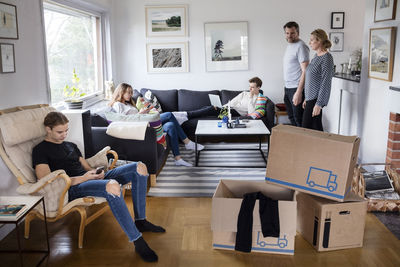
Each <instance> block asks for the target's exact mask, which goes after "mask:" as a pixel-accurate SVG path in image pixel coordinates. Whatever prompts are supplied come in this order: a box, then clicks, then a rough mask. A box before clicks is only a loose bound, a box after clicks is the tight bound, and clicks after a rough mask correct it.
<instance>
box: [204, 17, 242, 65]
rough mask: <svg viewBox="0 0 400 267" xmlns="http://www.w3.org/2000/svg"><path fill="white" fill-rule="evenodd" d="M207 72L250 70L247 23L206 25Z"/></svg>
mask: <svg viewBox="0 0 400 267" xmlns="http://www.w3.org/2000/svg"><path fill="white" fill-rule="evenodd" d="M204 34H205V36H204V40H205V49H206V69H207V71H234V70H248V68H249V66H248V61H249V52H248V36H247V22H215V23H205V24H204Z"/></svg>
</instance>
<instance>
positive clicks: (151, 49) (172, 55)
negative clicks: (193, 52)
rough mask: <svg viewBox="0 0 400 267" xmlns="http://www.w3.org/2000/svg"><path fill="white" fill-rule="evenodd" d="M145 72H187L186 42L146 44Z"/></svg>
mask: <svg viewBox="0 0 400 267" xmlns="http://www.w3.org/2000/svg"><path fill="white" fill-rule="evenodd" d="M146 50H147V72H150V73H172V72H188V71H189V62H188V44H187V42H183V43H151V44H147V49H146Z"/></svg>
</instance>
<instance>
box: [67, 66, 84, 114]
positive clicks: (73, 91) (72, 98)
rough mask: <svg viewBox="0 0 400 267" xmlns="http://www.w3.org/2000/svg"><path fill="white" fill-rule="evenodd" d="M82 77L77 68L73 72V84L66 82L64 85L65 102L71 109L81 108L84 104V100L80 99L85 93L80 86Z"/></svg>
mask: <svg viewBox="0 0 400 267" xmlns="http://www.w3.org/2000/svg"><path fill="white" fill-rule="evenodd" d="M79 81H80V78H79V77H78V75H77V74H76V72H75V68H74V70H73V72H72V86H69V85H68V84H66V85H65V86H64V89H63V92H64V99H65V100H64V102H65V104H66V105H67V107H68V108H69V109H81V108H82V106H83V101H82V100H81V99H80V98H81V97H82V96H84V95H85V93H81V89H80V88H79Z"/></svg>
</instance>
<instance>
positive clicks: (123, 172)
mask: <svg viewBox="0 0 400 267" xmlns="http://www.w3.org/2000/svg"><path fill="white" fill-rule="evenodd" d="M137 164H138V163H137V162H133V163H130V164H126V165H123V166H120V167H118V168H115V169H113V170H110V171H108V172H106V174H105V177H104V180H89V181H86V182H83V183H81V184H77V185H74V186H71V187H70V188H69V190H68V200H69V201H72V200H74V199H77V198H81V197H87V196H94V197H104V198H105V199H107V202H108V205H109V206H110V208H111V211H112V213H113V214H114V217H115V219H117V221H118V223H119V225H120V226H121V228H122V230H124V232H125V233H126V235H127V236H128V238H129V241H130V242H132V241H135V240H137V239H138V238H139V237H141V236H142V234H141V233H140V232H139V230H138V229H137V228H136V225H135V223H134V222H133V220H132V217H131V214H130V213H129V210H128V207H127V206H126V203H125V200H124V198H123V197H122V194H120V196H114V195H112V194H110V193H108V192H107V191H106V185H107V183H108V182H109V180H110V179H114V180H116V181H117V182H118V183H119V184H121V185H124V184H127V183H129V182H132V189H131V190H132V202H133V211H134V214H135V220H143V219H146V192H147V178H148V176H147V175H140V174H139V173H138V172H137Z"/></svg>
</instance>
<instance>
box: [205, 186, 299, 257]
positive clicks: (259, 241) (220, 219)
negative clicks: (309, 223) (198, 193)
mask: <svg viewBox="0 0 400 267" xmlns="http://www.w3.org/2000/svg"><path fill="white" fill-rule="evenodd" d="M252 192H262V193H263V194H264V195H266V196H269V197H270V198H272V199H275V200H279V201H278V207H279V222H280V237H279V238H274V237H266V238H264V237H263V235H262V232H261V222H260V216H259V201H258V200H257V201H256V204H255V207H254V210H253V236H252V241H253V243H252V252H262V253H277V254H289V255H293V254H294V239H295V236H296V212H297V210H296V202H295V201H293V190H290V189H287V188H283V187H280V186H275V185H271V184H268V183H266V182H264V181H237V180H221V181H220V182H219V184H218V187H217V189H216V191H215V193H214V196H213V199H212V214H211V230H212V231H213V248H215V249H227V250H234V249H235V239H236V232H237V218H238V214H239V210H240V207H241V204H242V198H243V195H244V194H245V193H252Z"/></svg>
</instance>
